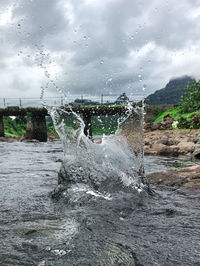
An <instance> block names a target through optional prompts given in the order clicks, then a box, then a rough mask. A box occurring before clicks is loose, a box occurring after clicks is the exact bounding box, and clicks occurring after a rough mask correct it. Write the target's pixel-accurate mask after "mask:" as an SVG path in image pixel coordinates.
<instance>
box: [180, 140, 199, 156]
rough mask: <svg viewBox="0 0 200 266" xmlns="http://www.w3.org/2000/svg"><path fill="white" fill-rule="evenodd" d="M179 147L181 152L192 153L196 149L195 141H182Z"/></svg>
mask: <svg viewBox="0 0 200 266" xmlns="http://www.w3.org/2000/svg"><path fill="white" fill-rule="evenodd" d="M177 147H178V148H179V154H187V153H192V152H193V151H194V149H195V144H194V143H193V142H185V141H181V142H180V143H179V144H178V145H177Z"/></svg>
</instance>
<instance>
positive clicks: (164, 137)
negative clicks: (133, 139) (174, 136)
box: [157, 135, 169, 145]
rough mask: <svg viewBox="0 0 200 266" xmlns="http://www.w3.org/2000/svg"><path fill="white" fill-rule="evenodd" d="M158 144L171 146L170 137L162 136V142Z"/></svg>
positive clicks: (159, 141)
mask: <svg viewBox="0 0 200 266" xmlns="http://www.w3.org/2000/svg"><path fill="white" fill-rule="evenodd" d="M157 144H164V145H168V144H169V137H168V136H167V135H163V136H161V138H160V140H158V141H157Z"/></svg>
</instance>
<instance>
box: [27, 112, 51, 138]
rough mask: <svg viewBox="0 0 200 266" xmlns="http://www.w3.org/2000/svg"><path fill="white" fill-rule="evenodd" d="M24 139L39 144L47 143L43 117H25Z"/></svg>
mask: <svg viewBox="0 0 200 266" xmlns="http://www.w3.org/2000/svg"><path fill="white" fill-rule="evenodd" d="M25 138H26V139H37V140H39V141H41V142H46V141H47V127H46V120H45V115H41V114H40V115H36V114H35V115H32V116H29V117H27V125H26V135H25Z"/></svg>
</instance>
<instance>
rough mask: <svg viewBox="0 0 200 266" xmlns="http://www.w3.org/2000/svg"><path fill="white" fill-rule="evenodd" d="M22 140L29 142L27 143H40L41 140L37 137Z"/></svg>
mask: <svg viewBox="0 0 200 266" xmlns="http://www.w3.org/2000/svg"><path fill="white" fill-rule="evenodd" d="M22 142H27V143H40V141H39V140H37V139H23V140H22Z"/></svg>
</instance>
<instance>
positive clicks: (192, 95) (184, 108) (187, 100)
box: [179, 81, 200, 113]
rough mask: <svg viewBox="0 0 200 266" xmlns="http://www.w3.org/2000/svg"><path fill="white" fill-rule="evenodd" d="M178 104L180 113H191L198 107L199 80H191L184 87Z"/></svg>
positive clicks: (199, 98) (199, 95)
mask: <svg viewBox="0 0 200 266" xmlns="http://www.w3.org/2000/svg"><path fill="white" fill-rule="evenodd" d="M179 106H180V111H181V113H191V112H195V111H198V110H199V109H200V81H198V82H192V83H191V84H190V85H189V86H188V87H187V88H186V90H185V93H184V95H183V96H182V98H181V102H180V105H179Z"/></svg>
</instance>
